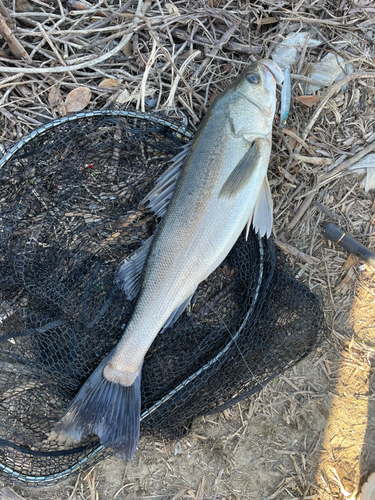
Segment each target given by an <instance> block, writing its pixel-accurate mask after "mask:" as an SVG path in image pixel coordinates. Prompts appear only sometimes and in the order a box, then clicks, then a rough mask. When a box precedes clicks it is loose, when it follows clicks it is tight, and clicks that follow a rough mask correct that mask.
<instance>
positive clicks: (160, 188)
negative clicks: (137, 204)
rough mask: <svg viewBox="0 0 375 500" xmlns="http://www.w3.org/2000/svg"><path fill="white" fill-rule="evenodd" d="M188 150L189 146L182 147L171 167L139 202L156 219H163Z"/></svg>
mask: <svg viewBox="0 0 375 500" xmlns="http://www.w3.org/2000/svg"><path fill="white" fill-rule="evenodd" d="M188 149H189V144H186V145H185V146H183V148H182V151H180V153H178V155H177V156H175V157H174V158H173V160H172V164H171V166H170V167H169V168H168V169H167V170H166V171H165V172H164V173H163V174H162V175H161V176H160V177H159V179H158V180H157V181H156V186H155V187H154V189H153V190H152V191H150V192H149V193H148V195H147V196H146V197H145V198H143V200H142V201H141V204H143V205H145V206H146V207H147V208H148V209H149V210H151V211H152V212H154V213H155V215H157V216H158V217H163V216H164V214H165V212H166V211H167V207H168V203H169V201H170V199H171V198H172V195H173V192H174V188H175V186H176V182H177V179H178V177H179V175H180V172H181V167H182V165H183V163H184V161H185V158H186V155H187V152H188Z"/></svg>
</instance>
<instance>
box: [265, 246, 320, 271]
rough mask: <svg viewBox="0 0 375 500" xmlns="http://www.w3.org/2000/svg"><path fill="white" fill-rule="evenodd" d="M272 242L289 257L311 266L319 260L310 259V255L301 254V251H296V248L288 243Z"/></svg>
mask: <svg viewBox="0 0 375 500" xmlns="http://www.w3.org/2000/svg"><path fill="white" fill-rule="evenodd" d="M274 242H275V243H276V245H277V246H278V247H280V248H281V249H282V250H284V251H285V252H287V253H289V254H290V255H294V256H295V257H298V258H299V259H301V260H303V261H304V262H307V263H308V264H310V265H311V266H313V265H314V264H317V263H318V262H319V259H317V258H316V257H312V256H311V255H306V254H305V253H303V252H301V250H298V248H296V247H293V246H292V245H289V244H288V243H284V242H283V241H280V240H274Z"/></svg>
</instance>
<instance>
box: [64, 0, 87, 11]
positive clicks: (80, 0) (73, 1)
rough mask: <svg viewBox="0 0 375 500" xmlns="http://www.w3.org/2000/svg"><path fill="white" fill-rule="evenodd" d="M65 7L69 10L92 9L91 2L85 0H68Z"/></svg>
mask: <svg viewBox="0 0 375 500" xmlns="http://www.w3.org/2000/svg"><path fill="white" fill-rule="evenodd" d="M67 7H68V9H69V11H71V10H88V9H92V7H93V6H92V4H91V3H90V2H86V0H68V3H67Z"/></svg>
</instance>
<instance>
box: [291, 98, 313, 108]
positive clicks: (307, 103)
mask: <svg viewBox="0 0 375 500" xmlns="http://www.w3.org/2000/svg"><path fill="white" fill-rule="evenodd" d="M294 99H295V100H296V101H298V102H300V103H301V104H304V105H305V106H308V107H309V108H311V106H315V104H318V102H319V98H318V96H317V95H300V96H297V97H295V98H294Z"/></svg>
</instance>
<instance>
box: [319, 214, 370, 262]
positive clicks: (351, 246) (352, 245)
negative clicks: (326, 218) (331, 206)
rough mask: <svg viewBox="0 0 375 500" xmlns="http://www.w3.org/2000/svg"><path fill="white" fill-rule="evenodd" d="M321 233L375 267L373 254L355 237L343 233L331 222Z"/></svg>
mask: <svg viewBox="0 0 375 500" xmlns="http://www.w3.org/2000/svg"><path fill="white" fill-rule="evenodd" d="M322 234H323V236H324V237H325V238H327V239H328V240H330V241H333V242H334V243H336V244H337V245H339V246H340V247H341V248H343V249H344V250H346V251H347V252H349V253H351V254H353V255H355V256H356V257H358V258H359V259H361V260H364V261H365V262H367V263H368V264H370V266H372V267H373V268H375V254H374V253H372V252H371V251H370V250H369V249H368V248H366V247H365V246H363V245H361V243H358V241H356V240H355V239H353V238H352V237H351V236H349V235H348V234H346V233H345V231H343V230H342V229H339V228H338V227H337V226H335V224H333V222H329V223H328V224H327V225H326V227H325V228H324V229H323V231H322Z"/></svg>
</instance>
